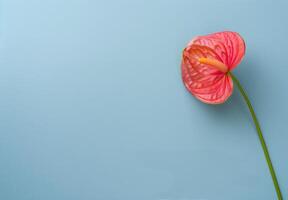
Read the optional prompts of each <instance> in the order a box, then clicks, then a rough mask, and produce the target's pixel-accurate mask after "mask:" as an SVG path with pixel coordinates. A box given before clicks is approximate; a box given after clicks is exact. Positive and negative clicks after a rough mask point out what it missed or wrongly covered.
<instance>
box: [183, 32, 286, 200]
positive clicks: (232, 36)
mask: <svg viewBox="0 0 288 200" xmlns="http://www.w3.org/2000/svg"><path fill="white" fill-rule="evenodd" d="M244 54H245V42H244V40H243V39H242V37H241V36H240V35H239V34H238V33H236V32H231V31H224V32H218V33H213V34H209V35H205V36H198V37H196V38H194V39H193V40H192V41H191V42H190V43H188V45H187V46H186V47H185V49H184V50H183V55H182V63H181V71H182V79H183V82H184V85H185V87H186V88H187V90H188V91H189V92H190V93H191V94H192V95H193V96H195V97H196V98H197V99H199V100H200V101H202V102H204V103H207V104H220V103H224V102H225V101H226V100H227V99H228V98H229V97H230V96H231V94H232V92H233V82H234V83H235V84H236V85H237V87H238V88H239V90H240V93H241V94H242V95H243V97H244V100H245V102H246V104H247V106H248V108H249V111H250V113H251V116H252V118H253V121H254V123H255V126H256V130H257V134H258V136H259V140H260V143H261V146H262V148H263V151H264V155H265V158H266V161H267V164H268V167H269V170H270V174H271V177H272V180H273V183H274V187H275V190H276V193H277V197H278V199H279V200H282V199H283V198H282V194H281V190H280V187H279V184H278V181H277V177H276V174H275V170H274V168H273V165H272V162H271V159H270V155H269V152H268V148H267V145H266V143H265V140H264V137H263V134H262V131H261V128H260V124H259V121H258V119H257V117H256V114H255V112H254V109H253V107H252V104H251V102H250V100H249V98H248V96H247V94H246V92H245V90H244V89H243V87H242V85H241V84H240V82H239V80H238V79H237V78H236V77H235V76H234V75H233V74H232V72H231V71H232V70H233V69H235V67H237V65H238V64H239V63H240V62H241V60H242V58H243V57H244Z"/></svg>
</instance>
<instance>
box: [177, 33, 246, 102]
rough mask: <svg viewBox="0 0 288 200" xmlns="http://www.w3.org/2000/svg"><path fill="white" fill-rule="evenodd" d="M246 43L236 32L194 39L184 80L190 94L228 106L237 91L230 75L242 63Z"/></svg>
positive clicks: (188, 50) (184, 63)
mask: <svg viewBox="0 0 288 200" xmlns="http://www.w3.org/2000/svg"><path fill="white" fill-rule="evenodd" d="M244 54H245V43H244V40H243V39H242V37H241V36H240V35H239V34H238V33H236V32H230V31H224V32H219V33H213V34H209V35H206V36H198V37H196V38H194V39H193V40H192V41H191V42H190V43H189V44H188V45H187V47H186V48H185V49H184V51H183V57H182V78H183V82H184V84H185V86H186V88H187V89H188V91H189V92H190V93H191V94H192V95H194V96H195V97H196V98H197V99H199V100H200V101H202V102H204V103H208V104H220V103H224V102H225V101H226V100H227V99H228V98H229V97H230V95H231V94H232V92H233V81H232V78H231V76H230V74H229V73H228V72H229V71H231V70H233V69H234V68H235V67H236V66H237V65H238V64H239V63H240V62H241V60H242V58H243V56H244Z"/></svg>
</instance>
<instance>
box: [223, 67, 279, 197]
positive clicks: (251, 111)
mask: <svg viewBox="0 0 288 200" xmlns="http://www.w3.org/2000/svg"><path fill="white" fill-rule="evenodd" d="M228 74H229V75H230V76H231V77H232V79H233V81H234V82H235V83H236V85H237V87H238V88H239V90H240V92H241V94H242V96H243V98H244V100H245V102H246V104H247V106H248V108H249V111H250V113H251V116H252V118H253V121H254V124H255V127H256V130H257V133H258V137H259V140H260V142H261V146H262V149H263V151H264V155H265V158H266V161H267V164H268V167H269V170H270V174H271V177H272V179H273V183H274V187H275V190H276V193H277V196H278V200H283V197H282V194H281V190H280V187H279V184H278V181H277V177H276V174H275V171H274V168H273V165H272V161H271V158H270V155H269V152H268V148H267V145H266V143H265V140H264V137H263V134H262V131H261V128H260V124H259V121H258V119H257V117H256V114H255V112H254V109H253V107H252V104H251V102H250V100H249V98H248V96H247V94H246V92H245V90H244V89H243V87H242V86H241V84H240V82H239V81H238V79H237V78H236V77H235V76H234V75H233V74H232V73H231V72H229V73H228Z"/></svg>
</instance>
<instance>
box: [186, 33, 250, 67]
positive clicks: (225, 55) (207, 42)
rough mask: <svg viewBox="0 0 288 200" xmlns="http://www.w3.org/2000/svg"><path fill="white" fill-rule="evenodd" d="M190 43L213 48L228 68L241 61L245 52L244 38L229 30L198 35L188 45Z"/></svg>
mask: <svg viewBox="0 0 288 200" xmlns="http://www.w3.org/2000/svg"><path fill="white" fill-rule="evenodd" d="M192 44H197V45H201V46H207V47H210V48H211V49H213V51H215V53H216V54H217V55H218V57H219V58H220V59H221V61H222V62H223V63H224V64H226V65H227V66H228V68H229V69H230V70H232V69H234V68H235V67H236V66H237V65H238V64H239V63H240V62H241V60H242V58H243V56H244V54H245V42H244V40H243V39H242V37H241V36H240V35H239V34H238V33H236V32H231V31H224V32H219V33H213V34H209V35H205V36H198V37H196V38H195V39H194V40H192V41H191V43H190V44H189V45H192Z"/></svg>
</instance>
